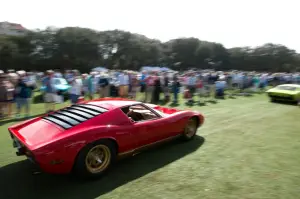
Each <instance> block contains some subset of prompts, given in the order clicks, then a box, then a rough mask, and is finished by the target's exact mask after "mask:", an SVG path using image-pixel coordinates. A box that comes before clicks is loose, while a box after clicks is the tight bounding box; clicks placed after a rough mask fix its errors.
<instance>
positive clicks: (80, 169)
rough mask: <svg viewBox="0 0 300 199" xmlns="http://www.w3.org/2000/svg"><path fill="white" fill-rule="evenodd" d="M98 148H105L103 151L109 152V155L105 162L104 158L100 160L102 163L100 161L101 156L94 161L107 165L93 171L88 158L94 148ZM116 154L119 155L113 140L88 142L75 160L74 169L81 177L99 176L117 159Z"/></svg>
mask: <svg viewBox="0 0 300 199" xmlns="http://www.w3.org/2000/svg"><path fill="white" fill-rule="evenodd" d="M98 148H103V150H104V151H105V152H103V153H107V156H109V157H107V159H106V160H104V162H102V160H100V161H101V163H99V162H98V161H99V159H100V158H99V157H98V160H93V161H97V163H96V164H102V163H103V164H105V165H103V168H102V169H100V170H99V171H96V170H97V169H95V171H94V172H92V171H91V167H90V165H89V166H88V160H87V159H88V157H89V156H88V155H90V154H91V153H92V150H94V149H98ZM108 153H109V155H108ZM102 155H103V154H102ZM104 156H105V155H104ZM116 156H117V150H116V146H115V144H114V143H113V142H112V141H110V140H99V141H96V142H94V143H91V144H88V145H87V146H85V147H84V148H83V149H82V150H81V151H80V152H79V154H78V156H77V158H76V160H75V164H74V168H73V171H74V173H75V174H76V175H77V176H78V177H80V178H85V179H87V178H89V179H91V178H98V177H100V176H102V175H103V174H104V173H105V172H106V171H107V170H108V169H109V168H110V166H111V165H112V164H113V163H114V161H115V160H116ZM95 159H96V158H95ZM91 164H92V163H91Z"/></svg>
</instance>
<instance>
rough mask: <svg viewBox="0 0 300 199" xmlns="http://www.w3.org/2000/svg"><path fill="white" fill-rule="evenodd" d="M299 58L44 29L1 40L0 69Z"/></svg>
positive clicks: (294, 61) (272, 47) (288, 65)
mask: <svg viewBox="0 0 300 199" xmlns="http://www.w3.org/2000/svg"><path fill="white" fill-rule="evenodd" d="M299 64H300V55H299V54H297V53H296V52H295V51H294V50H292V49H289V48H287V47H285V46H283V45H278V44H270V43H268V44H265V45H262V46H258V47H256V48H249V47H237V48H231V49H226V48H225V47H224V46H223V45H222V44H219V43H214V42H208V41H201V40H199V39H197V38H178V39H174V40H170V41H168V42H165V43H162V42H160V41H158V40H154V39H149V38H147V37H145V36H143V35H139V34H133V33H130V32H125V31H121V30H111V31H102V32H96V31H94V30H91V29H87V28H79V27H66V28H61V29H54V28H47V29H45V30H40V31H36V32H30V33H29V34H27V35H26V36H24V37H9V36H5V37H4V36H2V37H0V66H1V69H4V70H6V69H9V68H14V69H25V70H40V71H43V70H46V69H70V68H75V69H79V70H80V71H82V72H87V71H89V70H90V69H91V68H92V67H95V66H106V67H108V68H113V69H133V70H137V69H139V68H140V67H141V66H145V65H160V66H168V67H171V68H173V69H175V70H186V69H189V68H196V69H204V68H213V69H216V70H230V69H238V70H256V71H272V72H277V71H289V72H293V71H296V70H299V69H300V68H299Z"/></svg>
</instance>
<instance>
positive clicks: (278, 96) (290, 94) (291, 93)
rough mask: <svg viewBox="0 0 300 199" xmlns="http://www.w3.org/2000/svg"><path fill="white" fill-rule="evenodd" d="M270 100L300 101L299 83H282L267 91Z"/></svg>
mask: <svg viewBox="0 0 300 199" xmlns="http://www.w3.org/2000/svg"><path fill="white" fill-rule="evenodd" d="M266 92H267V94H268V96H269V98H270V100H271V101H272V102H273V101H288V102H299V100H300V85H298V84H282V85H279V86H276V87H274V88H271V89H269V90H268V91H266Z"/></svg>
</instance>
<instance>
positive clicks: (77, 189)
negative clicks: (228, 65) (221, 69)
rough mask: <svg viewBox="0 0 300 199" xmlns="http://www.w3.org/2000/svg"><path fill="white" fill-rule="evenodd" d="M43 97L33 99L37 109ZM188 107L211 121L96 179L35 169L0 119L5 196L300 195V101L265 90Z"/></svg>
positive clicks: (231, 198) (1, 194)
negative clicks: (278, 98)
mask: <svg viewBox="0 0 300 199" xmlns="http://www.w3.org/2000/svg"><path fill="white" fill-rule="evenodd" d="M43 108H44V107H43V104H37V105H33V106H32V111H33V113H32V114H33V115H36V114H40V113H42V112H43ZM179 108H181V109H185V108H191V109H193V110H198V111H200V112H202V113H203V114H204V115H205V117H206V123H205V124H204V126H203V127H202V128H200V129H199V130H198V133H197V134H198V135H197V136H196V138H195V139H194V140H193V141H190V142H180V141H174V142H172V143H168V144H167V145H164V146H161V147H158V148H156V149H154V150H150V151H147V152H144V153H141V154H139V155H137V156H134V157H132V158H129V159H125V160H123V161H121V162H119V163H117V164H116V165H115V166H114V168H112V169H111V170H110V171H109V172H108V173H107V175H105V176H104V177H103V178H101V179H99V180H96V181H89V182H82V181H77V180H76V179H74V178H73V177H69V176H52V175H47V174H39V175H33V174H32V166H31V164H30V163H28V162H27V161H25V160H24V159H23V158H21V157H17V156H15V149H14V148H13V147H12V143H11V140H10V137H9V135H8V133H7V127H8V126H9V125H11V124H13V122H14V121H10V122H9V121H4V122H0V124H1V126H0V132H1V133H0V167H1V168H0V179H1V182H0V187H1V191H0V198H3V199H19V198H23V199H29V198H30V199H33V198H38V199H40V198H43V199H48V198H55V199H60V198H61V199H67V198H70V199H75V198H76V199H93V198H121V199H129V198H131V199H132V198H137V199H141V198H144V199H146V198H151V199H155V198H157V199H158V198H159V199H161V198H165V199H168V198H171V199H177V198H178V199H179V198H180V199H182V198H188V199H193V198H195V199H199V198H205V199H207V198H209V199H210V198H211V199H227V198H228V199H253V198H257V199H265V198H270V199H277V198H278V199H298V198H299V197H300V155H299V151H300V122H299V118H300V109H299V107H297V106H293V105H285V104H274V103H270V102H269V101H268V99H267V97H266V96H265V95H256V96H252V97H237V99H226V100H219V101H218V103H215V104H214V103H207V104H206V106H196V105H195V106H193V107H187V106H185V105H181V106H180V107H179Z"/></svg>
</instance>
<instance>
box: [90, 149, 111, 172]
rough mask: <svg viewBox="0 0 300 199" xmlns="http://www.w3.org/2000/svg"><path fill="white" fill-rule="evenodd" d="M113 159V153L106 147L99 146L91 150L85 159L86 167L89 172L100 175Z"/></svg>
mask: <svg viewBox="0 0 300 199" xmlns="http://www.w3.org/2000/svg"><path fill="white" fill-rule="evenodd" d="M110 159H111V153H110V150H109V148H108V147H107V146H106V145H102V144H100V145H97V146H94V147H93V148H91V150H90V151H89V152H88V153H87V155H86V158H85V165H86V168H87V169H88V171H89V172H91V173H100V172H102V171H104V170H105V169H106V168H107V167H108V165H109V163H110Z"/></svg>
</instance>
